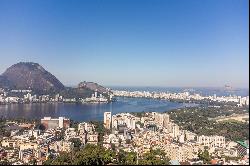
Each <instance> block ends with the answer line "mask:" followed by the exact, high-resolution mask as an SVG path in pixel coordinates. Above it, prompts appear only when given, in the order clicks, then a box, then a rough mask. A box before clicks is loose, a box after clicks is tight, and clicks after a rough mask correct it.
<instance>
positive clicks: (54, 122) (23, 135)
mask: <svg viewBox="0 0 250 166" xmlns="http://www.w3.org/2000/svg"><path fill="white" fill-rule="evenodd" d="M41 124H42V126H43V127H44V129H35V128H34V124H21V123H17V122H7V123H6V126H7V127H10V131H11V135H10V136H9V137H2V138H1V146H0V160H1V161H7V162H8V163H10V164H12V165H21V164H31V163H32V162H33V161H35V162H36V163H37V164H38V165H41V164H43V163H44V161H46V160H47V159H48V157H49V156H50V157H51V156H52V157H56V156H58V155H60V153H61V152H70V151H72V150H73V149H74V143H73V141H72V139H79V140H80V142H81V145H82V146H84V145H85V144H87V143H91V144H97V142H98V133H97V132H96V131H95V126H94V125H93V124H90V123H86V122H83V123H79V124H78V126H77V127H76V128H71V127H70V120H69V119H67V118H64V117H59V118H51V117H44V118H43V119H41Z"/></svg>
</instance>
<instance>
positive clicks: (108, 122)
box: [103, 112, 112, 129]
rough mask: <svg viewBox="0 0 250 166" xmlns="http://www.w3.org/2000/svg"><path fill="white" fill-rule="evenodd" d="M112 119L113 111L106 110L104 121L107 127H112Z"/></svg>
mask: <svg viewBox="0 0 250 166" xmlns="http://www.w3.org/2000/svg"><path fill="white" fill-rule="evenodd" d="M111 120H112V118H111V112H104V121H103V123H104V126H105V128H107V129H110V126H111Z"/></svg>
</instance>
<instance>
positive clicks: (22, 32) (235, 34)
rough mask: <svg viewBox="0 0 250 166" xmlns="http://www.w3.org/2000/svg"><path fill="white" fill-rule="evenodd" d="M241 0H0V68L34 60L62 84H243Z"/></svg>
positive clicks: (244, 6) (245, 12) (245, 36)
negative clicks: (81, 82) (87, 82)
mask: <svg viewBox="0 0 250 166" xmlns="http://www.w3.org/2000/svg"><path fill="white" fill-rule="evenodd" d="M248 3H249V2H248V0H151V1H149V0H112V1H111V0H89V1H87V0H67V1H66V0H29V1H27V0H15V1H14V0H0V72H1V73H2V72H4V70H5V69H6V68H7V67H9V66H11V65H12V64H14V63H17V62H20V61H32V62H37V63H39V64H41V65H42V66H43V67H44V68H45V69H47V70H48V71H50V72H51V73H52V74H54V75H55V76H56V77H57V78H58V79H59V80H61V81H62V82H63V83H64V84H65V85H75V84H77V83H79V82H80V81H84V80H86V81H94V82H97V83H100V84H103V85H130V86H132V85H135V86H140V85H141V86H199V87H205V86H206V87H209V86H211V87H215V86H217V87H218V86H224V85H225V84H229V85H231V86H233V87H248V83H249V76H248V75H249V71H248V69H249V62H248V61H249V55H248V54H249V47H248V45H249V22H248V20H249V18H248V17H249V4H248Z"/></svg>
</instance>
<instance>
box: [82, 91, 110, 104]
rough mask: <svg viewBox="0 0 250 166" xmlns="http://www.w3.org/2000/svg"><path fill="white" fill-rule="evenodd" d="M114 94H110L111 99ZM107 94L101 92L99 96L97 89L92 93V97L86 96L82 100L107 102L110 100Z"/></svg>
mask: <svg viewBox="0 0 250 166" xmlns="http://www.w3.org/2000/svg"><path fill="white" fill-rule="evenodd" d="M112 97H113V96H112V95H110V96H109V100H110V101H111V100H112ZM109 100H108V99H107V98H106V97H105V96H103V95H102V94H99V96H98V93H97V91H95V93H94V94H92V96H91V97H89V98H86V99H82V102H83V103H84V102H88V103H103V102H104V103H107V102H108V101H109Z"/></svg>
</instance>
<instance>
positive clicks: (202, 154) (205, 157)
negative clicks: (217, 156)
mask: <svg viewBox="0 0 250 166" xmlns="http://www.w3.org/2000/svg"><path fill="white" fill-rule="evenodd" d="M198 157H199V159H200V160H202V161H203V162H204V163H205V164H209V163H210V161H211V157H210V155H209V152H208V150H207V149H205V150H204V151H203V152H202V151H199V152H198Z"/></svg>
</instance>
